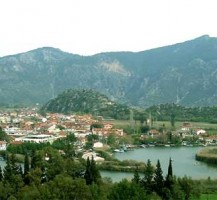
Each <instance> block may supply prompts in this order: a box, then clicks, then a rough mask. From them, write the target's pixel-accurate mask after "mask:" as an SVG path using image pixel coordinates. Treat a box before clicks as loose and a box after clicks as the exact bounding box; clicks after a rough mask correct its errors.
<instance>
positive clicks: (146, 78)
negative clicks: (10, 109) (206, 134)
mask: <svg viewBox="0 0 217 200" xmlns="http://www.w3.org/2000/svg"><path fill="white" fill-rule="evenodd" d="M216 86H217V38H211V37H209V36H202V37H200V38H196V39H194V40H191V41H187V42H183V43H180V44H175V45H171V46H166V47H161V48H157V49H152V50H148V51H143V52H137V53H132V52H112V53H111V52H110V53H100V54H96V55H93V56H79V55H74V54H69V53H66V52H62V51H61V50H59V49H54V48H49V47H44V48H40V49H36V50H32V51H29V52H26V53H22V54H17V55H13V56H7V57H3V58H0V97H1V98H0V103H7V104H24V105H25V104H34V103H45V102H46V101H48V100H49V99H52V98H54V97H56V96H57V95H58V94H59V93H61V92H62V91H64V90H65V89H69V88H84V89H94V90H96V91H99V92H101V93H103V94H105V95H107V96H109V98H111V99H112V100H116V101H117V100H118V101H121V102H125V103H126V102H127V103H129V104H131V105H136V106H142V107H147V106H150V105H153V104H160V103H171V102H175V103H178V104H182V105H187V106H194V105H215V104H216V103H217V98H216V97H217V90H216Z"/></svg>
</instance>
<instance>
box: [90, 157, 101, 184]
mask: <svg viewBox="0 0 217 200" xmlns="http://www.w3.org/2000/svg"><path fill="white" fill-rule="evenodd" d="M90 170H91V173H92V178H93V182H94V183H99V180H100V178H101V175H100V172H99V170H98V169H97V166H96V162H95V160H94V159H93V156H92V159H91V163H90Z"/></svg>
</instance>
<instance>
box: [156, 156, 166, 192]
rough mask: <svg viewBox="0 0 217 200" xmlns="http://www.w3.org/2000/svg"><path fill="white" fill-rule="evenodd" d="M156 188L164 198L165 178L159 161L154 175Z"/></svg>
mask: <svg viewBox="0 0 217 200" xmlns="http://www.w3.org/2000/svg"><path fill="white" fill-rule="evenodd" d="M154 186H155V187H154V188H155V191H156V193H157V194H158V195H159V196H162V191H163V187H164V178H163V171H162V169H161V165H160V161H159V160H158V161H157V165H156V169H155V175H154Z"/></svg>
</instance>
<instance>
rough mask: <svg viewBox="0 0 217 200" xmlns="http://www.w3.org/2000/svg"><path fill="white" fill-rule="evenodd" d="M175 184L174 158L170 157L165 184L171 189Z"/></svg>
mask: <svg viewBox="0 0 217 200" xmlns="http://www.w3.org/2000/svg"><path fill="white" fill-rule="evenodd" d="M173 184H174V181H173V169H172V159H171V158H170V160H169V166H168V173H167V176H166V181H165V186H166V187H167V188H168V189H169V190H170V191H171V190H172V186H173Z"/></svg>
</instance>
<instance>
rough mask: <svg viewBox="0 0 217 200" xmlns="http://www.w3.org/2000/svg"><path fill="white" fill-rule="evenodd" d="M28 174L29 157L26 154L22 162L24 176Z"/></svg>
mask: <svg viewBox="0 0 217 200" xmlns="http://www.w3.org/2000/svg"><path fill="white" fill-rule="evenodd" d="M28 172H29V156H28V154H27V153H26V154H25V160H24V175H27V174H28Z"/></svg>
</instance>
